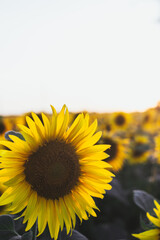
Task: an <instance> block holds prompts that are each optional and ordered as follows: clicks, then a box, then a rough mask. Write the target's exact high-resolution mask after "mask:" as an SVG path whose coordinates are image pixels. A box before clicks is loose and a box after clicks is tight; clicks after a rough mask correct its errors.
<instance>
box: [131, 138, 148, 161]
mask: <svg viewBox="0 0 160 240" xmlns="http://www.w3.org/2000/svg"><path fill="white" fill-rule="evenodd" d="M149 148H150V139H149V136H147V135H135V136H134V138H133V139H132V140H131V143H130V147H129V151H128V160H129V162H130V163H131V164H137V163H143V162H146V161H147V160H148V157H149V156H150V154H151V153H150V150H149Z"/></svg>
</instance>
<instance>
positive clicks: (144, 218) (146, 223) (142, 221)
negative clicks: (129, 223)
mask: <svg viewBox="0 0 160 240" xmlns="http://www.w3.org/2000/svg"><path fill="white" fill-rule="evenodd" d="M140 225H141V227H142V229H143V230H145V231H147V230H150V229H153V228H156V226H155V225H154V224H153V223H152V222H150V221H149V220H148V218H147V216H146V214H144V212H143V213H141V214H140Z"/></svg>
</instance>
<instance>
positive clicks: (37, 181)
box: [25, 140, 80, 199]
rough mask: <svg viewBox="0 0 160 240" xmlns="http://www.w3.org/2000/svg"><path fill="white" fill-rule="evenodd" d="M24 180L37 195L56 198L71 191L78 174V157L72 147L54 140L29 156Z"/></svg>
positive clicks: (77, 179)
mask: <svg viewBox="0 0 160 240" xmlns="http://www.w3.org/2000/svg"><path fill="white" fill-rule="evenodd" d="M25 175H26V181H27V182H28V183H29V184H31V186H32V189H33V190H35V191H36V192H37V193H38V195H39V196H42V197H45V198H47V199H58V198H59V197H63V196H65V195H67V194H69V193H70V192H71V190H72V189H73V188H74V187H75V186H76V185H77V184H78V181H79V176H80V166H79V159H78V156H77V154H76V151H75V149H74V147H73V146H72V145H71V144H69V143H66V142H64V141H59V140H54V141H51V142H49V143H46V144H45V145H44V146H42V147H39V149H38V150H37V151H36V152H35V153H33V154H32V155H30V156H29V158H28V160H27V162H26V163H25Z"/></svg>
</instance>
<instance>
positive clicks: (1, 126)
mask: <svg viewBox="0 0 160 240" xmlns="http://www.w3.org/2000/svg"><path fill="white" fill-rule="evenodd" d="M11 129H12V123H11V122H10V119H9V117H2V116H0V140H1V139H4V134H5V132H6V131H8V130H11Z"/></svg>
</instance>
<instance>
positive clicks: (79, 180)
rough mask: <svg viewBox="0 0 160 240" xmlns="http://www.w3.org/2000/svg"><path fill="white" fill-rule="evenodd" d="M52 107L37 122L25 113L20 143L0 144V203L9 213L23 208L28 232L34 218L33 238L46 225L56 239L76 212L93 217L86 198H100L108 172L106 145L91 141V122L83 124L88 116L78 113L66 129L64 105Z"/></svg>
mask: <svg viewBox="0 0 160 240" xmlns="http://www.w3.org/2000/svg"><path fill="white" fill-rule="evenodd" d="M51 107H52V111H53V114H52V118H51V119H50V120H49V119H48V118H47V117H46V115H44V114H43V113H42V120H43V123H42V122H41V121H40V119H39V118H38V116H37V115H36V114H35V113H32V118H33V120H32V119H31V118H30V117H26V121H27V124H28V127H26V126H23V125H19V128H20V129H21V134H22V135H23V137H24V139H25V141H23V140H21V139H19V138H18V137H16V136H13V135H9V137H10V139H11V140H12V142H11V141H1V142H0V144H2V145H4V146H6V147H7V148H9V150H1V151H0V156H1V163H0V168H2V170H0V180H1V181H3V183H4V184H5V185H6V186H7V187H8V188H7V190H6V191H5V192H4V194H3V195H2V196H1V197H0V205H5V204H10V203H11V204H10V207H9V209H8V210H9V211H10V212H12V213H14V214H15V213H18V212H20V211H22V210H23V213H22V216H24V221H23V222H24V223H26V222H27V226H26V231H28V230H29V229H30V228H31V227H32V226H33V225H34V223H35V222H36V219H38V232H39V233H38V236H39V235H40V234H42V233H43V231H44V229H45V227H46V225H47V223H48V227H49V231H50V235H51V237H52V238H53V237H54V239H55V240H56V239H57V237H58V234H59V231H60V229H61V230H62V229H63V227H64V225H65V226H66V229H67V234H68V233H69V232H70V231H71V230H72V228H74V227H75V224H76V215H77V216H78V217H79V219H80V220H81V221H82V219H88V216H89V215H92V216H96V213H95V211H94V209H97V206H96V205H95V202H94V200H93V198H92V197H98V198H103V194H104V193H105V190H110V189H111V186H110V185H109V183H110V182H111V180H112V177H113V176H114V174H112V173H111V172H110V171H109V170H108V169H110V167H111V166H110V165H109V164H108V163H106V162H104V161H102V160H103V159H105V158H106V157H107V156H108V155H107V154H106V153H105V152H104V151H105V150H106V149H107V148H109V147H110V146H109V145H105V144H99V145H95V144H96V143H97V141H98V140H99V139H100V137H101V132H97V133H95V131H96V128H97V121H94V122H93V123H92V124H91V125H89V115H88V114H86V115H85V116H84V115H83V114H79V115H78V116H77V118H76V119H75V121H74V122H73V124H72V125H71V127H70V128H68V121H69V113H68V109H67V107H66V106H65V105H64V106H63V108H62V110H61V111H60V113H59V114H57V113H56V110H55V109H54V107H53V106H51Z"/></svg>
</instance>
